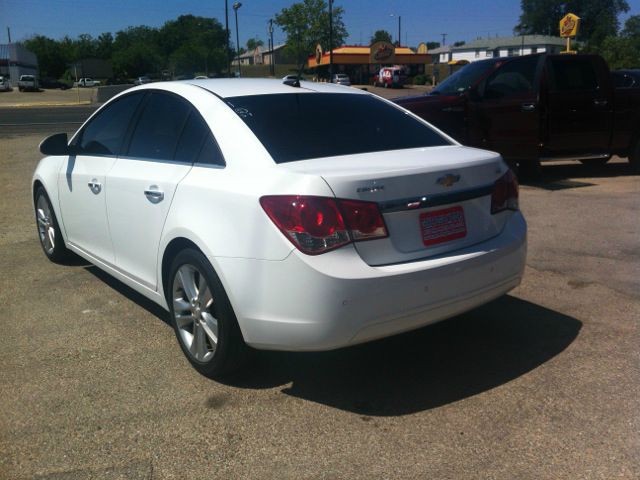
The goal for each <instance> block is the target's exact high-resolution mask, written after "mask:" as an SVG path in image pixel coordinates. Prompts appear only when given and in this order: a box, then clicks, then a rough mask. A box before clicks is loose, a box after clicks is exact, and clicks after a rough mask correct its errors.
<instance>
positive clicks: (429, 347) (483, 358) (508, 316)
mask: <svg viewBox="0 0 640 480" xmlns="http://www.w3.org/2000/svg"><path fill="white" fill-rule="evenodd" d="M581 326H582V322H580V321H579V320H576V319H575V318H572V317H568V316H566V315H563V314H561V313H559V312H555V311H553V310H549V309H547V308H544V307H542V306H539V305H536V304H533V303H530V302H527V301H525V300H520V299H518V298H515V297H512V296H504V297H502V298H500V299H498V300H495V301H493V302H491V303H489V304H487V305H485V306H483V307H480V308H478V309H475V310H473V311H471V312H468V313H466V314H464V315H460V316H458V317H455V318H452V319H449V320H446V321H444V322H441V323H437V324H435V325H431V326H428V327H425V328H422V329H420V330H417V331H413V332H408V333H405V334H402V335H399V336H395V337H391V338H387V339H384V340H380V341H377V342H373V343H368V344H364V345H359V346H355V347H351V348H345V349H341V350H336V351H331V352H322V353H289V352H256V353H255V356H256V358H255V359H254V363H253V365H251V366H250V367H249V368H247V369H245V370H244V373H241V374H239V375H237V376H236V377H235V378H233V379H228V380H226V381H224V383H226V384H227V385H231V386H235V387H238V388H248V389H262V388H273V387H276V386H279V385H288V384H291V385H290V386H287V387H286V388H284V389H283V390H282V392H283V393H285V394H287V395H292V396H294V397H298V398H301V399H305V400H309V401H313V402H317V403H320V404H324V405H328V406H331V407H334V408H338V409H341V410H346V411H350V412H354V413H358V414H361V415H370V416H397V415H407V414H411V413H414V412H418V411H423V410H428V409H432V408H436V407H439V406H442V405H446V404H449V403H452V402H456V401H458V400H461V399H464V398H467V397H470V396H472V395H476V394H478V393H481V392H484V391H487V390H490V389H492V388H495V387H497V386H500V385H502V384H505V383H507V382H509V381H511V380H514V379H516V378H518V377H520V376H521V375H523V374H525V373H527V372H529V371H531V370H533V369H535V368H537V367H539V366H541V365H543V364H544V363H545V362H547V361H548V360H549V359H551V358H553V357H554V356H556V355H558V354H559V353H560V352H562V351H563V350H564V349H565V348H567V347H568V346H569V345H570V344H571V343H572V342H573V340H574V339H575V338H576V337H577V335H578V333H579V331H580V328H581Z"/></svg>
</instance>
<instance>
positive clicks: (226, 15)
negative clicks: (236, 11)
mask: <svg viewBox="0 0 640 480" xmlns="http://www.w3.org/2000/svg"><path fill="white" fill-rule="evenodd" d="M224 23H225V28H226V30H225V32H226V34H227V38H226V40H227V76H228V77H231V49H230V48H229V0H224Z"/></svg>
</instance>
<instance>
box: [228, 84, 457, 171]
mask: <svg viewBox="0 0 640 480" xmlns="http://www.w3.org/2000/svg"><path fill="white" fill-rule="evenodd" d="M226 101H227V103H228V104H229V106H230V107H231V108H232V109H233V110H234V111H235V112H236V113H237V114H238V116H240V118H242V120H244V122H245V123H246V124H247V125H248V126H249V128H250V129H251V130H252V131H253V133H254V134H255V135H256V137H258V139H259V140H260V141H261V142H262V144H263V145H264V146H265V148H266V149H267V151H268V152H269V154H270V155H271V156H272V157H273V159H274V160H275V161H276V163H285V162H294V161H297V160H306V159H309V158H321V157H335V156H340V155H352V154H357V153H368V152H379V151H386V150H401V149H406V148H419V147H433V146H440V145H450V144H451V143H450V142H449V141H448V140H446V139H445V138H444V137H442V135H440V134H439V133H436V132H435V131H434V130H433V129H431V128H429V127H428V126H426V125H425V124H423V123H422V122H419V121H418V120H416V119H414V118H412V117H411V116H410V115H409V114H408V113H405V112H403V111H402V110H400V109H398V108H396V107H394V106H392V105H389V104H387V103H386V102H383V101H381V100H377V99H376V98H375V97H373V96H370V95H355V94H349V93H284V94H271V95H253V96H244V97H230V98H227V99H226Z"/></svg>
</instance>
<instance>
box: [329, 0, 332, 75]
mask: <svg viewBox="0 0 640 480" xmlns="http://www.w3.org/2000/svg"><path fill="white" fill-rule="evenodd" d="M329 81H330V82H331V81H333V0H329Z"/></svg>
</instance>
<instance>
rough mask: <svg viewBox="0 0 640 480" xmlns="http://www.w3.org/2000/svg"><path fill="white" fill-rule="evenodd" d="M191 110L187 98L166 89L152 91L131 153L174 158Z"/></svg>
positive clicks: (134, 155) (140, 155)
mask: <svg viewBox="0 0 640 480" xmlns="http://www.w3.org/2000/svg"><path fill="white" fill-rule="evenodd" d="M190 112H191V106H190V105H189V104H188V103H187V102H186V101H184V100H182V99H180V98H178V97H176V96H174V95H171V94H168V93H164V92H153V93H151V95H150V98H149V100H148V101H147V102H146V105H145V106H144V110H143V112H142V114H141V115H140V119H139V120H138V124H137V125H136V128H135V131H134V132H133V136H132V137H131V142H130V144H129V150H128V152H127V155H128V156H131V157H139V158H148V159H153V160H173V157H174V154H175V152H176V147H177V146H178V139H179V138H180V134H181V133H182V129H183V128H184V126H185V122H186V121H187V118H188V116H189V113H190Z"/></svg>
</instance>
